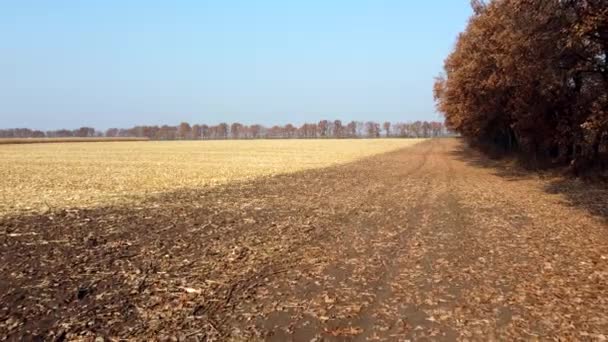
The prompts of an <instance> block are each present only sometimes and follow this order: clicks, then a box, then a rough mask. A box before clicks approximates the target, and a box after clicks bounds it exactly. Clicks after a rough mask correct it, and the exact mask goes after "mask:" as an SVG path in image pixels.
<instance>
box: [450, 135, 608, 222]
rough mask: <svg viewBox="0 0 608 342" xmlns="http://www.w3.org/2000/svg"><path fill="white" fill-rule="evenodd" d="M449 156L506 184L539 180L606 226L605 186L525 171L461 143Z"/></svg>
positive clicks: (607, 191) (607, 199)
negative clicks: (507, 182)
mask: <svg viewBox="0 0 608 342" xmlns="http://www.w3.org/2000/svg"><path fill="white" fill-rule="evenodd" d="M454 146H455V147H454V149H453V150H452V151H451V152H450V154H451V155H452V156H453V157H454V158H456V159H458V160H460V161H463V162H465V163H467V164H469V165H471V166H475V167H481V168H486V169H491V170H492V173H493V174H494V175H496V176H499V177H502V178H504V179H506V180H508V181H513V182H516V181H522V180H539V179H540V180H542V181H543V183H544V185H543V186H544V190H545V191H546V192H547V193H549V194H560V195H563V196H564V197H565V199H566V201H567V202H566V204H567V205H570V206H572V207H576V208H579V209H583V210H586V211H588V212H589V213H590V214H592V215H594V216H597V217H599V218H601V219H603V220H606V221H607V222H608V183H606V182H604V181H601V180H582V179H580V178H573V177H568V176H565V175H564V174H563V173H561V174H560V171H561V170H543V171H534V170H528V169H526V168H524V167H523V166H521V165H520V164H518V163H517V162H515V161H514V158H510V157H507V158H494V157H489V156H487V155H485V154H483V153H481V152H479V151H478V150H475V149H474V148H472V147H469V146H468V145H467V144H466V143H465V142H464V141H462V140H461V141H460V142H459V143H458V144H455V145H454Z"/></svg>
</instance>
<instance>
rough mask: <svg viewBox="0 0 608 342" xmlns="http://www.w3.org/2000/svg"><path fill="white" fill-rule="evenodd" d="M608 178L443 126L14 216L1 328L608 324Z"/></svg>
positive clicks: (8, 234)
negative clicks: (504, 159)
mask: <svg viewBox="0 0 608 342" xmlns="http://www.w3.org/2000/svg"><path fill="white" fill-rule="evenodd" d="M607 207H608V191H607V190H606V189H599V188H598V187H591V186H589V185H585V184H583V183H581V182H578V181H571V180H563V179H560V178H539V177H538V176H535V175H526V174H518V173H517V172H516V171H506V170H505V169H503V168H502V167H498V166H495V165H493V163H492V162H490V161H488V160H486V159H484V158H483V157H480V156H479V155H477V154H476V153H474V152H472V151H469V150H467V149H466V148H464V147H463V145H462V144H461V143H460V142H459V141H458V140H450V139H445V140H444V139H441V140H432V141H427V142H424V143H421V144H419V145H416V146H415V147H412V148H409V149H405V150H402V151H397V152H392V153H388V154H384V155H380V156H375V157H372V158H369V159H365V160H362V161H359V162H356V163H352V164H348V165H342V166H338V167H332V168H328V169H322V170H314V171H306V172H301V173H297V174H292V175H284V176H279V177H273V178H267V179H262V180H258V181H255V182H250V183H240V184H231V185H229V186H225V187H221V188H215V189H206V190H200V191H189V192H187V191H183V192H179V193H171V194H166V195H163V196H159V197H157V198H151V199H150V200H149V202H147V203H146V204H145V205H143V206H141V207H138V208H133V207H131V208H116V207H113V208H100V209H95V210H60V211H56V212H49V213H46V214H42V215H38V216H28V217H24V216H20V217H12V218H5V219H3V220H2V221H0V244H1V249H0V274H2V278H1V279H0V299H1V307H0V337H5V338H8V339H9V340H11V339H12V340H18V339H23V338H27V339H36V337H42V338H45V339H47V340H51V339H53V338H56V339H58V340H63V339H65V340H71V339H79V338H91V339H92V337H93V336H97V337H103V338H106V339H108V340H110V339H117V338H135V339H149V338H157V339H167V340H171V339H173V340H192V341H196V340H200V341H202V340H256V339H259V340H276V341H285V340H295V341H311V340H317V341H320V340H344V339H346V340H350V339H352V340H360V341H365V340H402V341H405V340H419V339H425V338H427V339H432V340H461V339H474V340H488V339H501V340H512V339H524V340H529V339H552V338H558V337H562V338H563V339H566V340H602V339H607V338H608V223H607V221H606V218H607V217H608V212H607V211H606V209H607Z"/></svg>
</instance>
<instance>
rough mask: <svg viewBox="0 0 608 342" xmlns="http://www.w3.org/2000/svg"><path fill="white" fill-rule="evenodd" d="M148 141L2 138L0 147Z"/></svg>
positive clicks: (137, 139)
mask: <svg viewBox="0 0 608 342" xmlns="http://www.w3.org/2000/svg"><path fill="white" fill-rule="evenodd" d="M111 141H148V138H107V137H95V138H0V145H9V144H10V145H19V144H52V143H69V142H111Z"/></svg>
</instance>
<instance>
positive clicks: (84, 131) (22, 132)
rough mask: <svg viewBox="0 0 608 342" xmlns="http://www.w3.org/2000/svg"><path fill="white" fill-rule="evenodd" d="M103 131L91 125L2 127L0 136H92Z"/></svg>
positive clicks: (101, 134) (98, 134)
mask: <svg viewBox="0 0 608 342" xmlns="http://www.w3.org/2000/svg"><path fill="white" fill-rule="evenodd" d="M102 136H103V133H102V132H99V131H96V130H95V129H94V128H91V127H80V128H78V129H74V130H69V129H59V130H55V131H46V132H43V131H39V130H32V129H29V128H9V129H0V138H72V137H73V138H91V137H102Z"/></svg>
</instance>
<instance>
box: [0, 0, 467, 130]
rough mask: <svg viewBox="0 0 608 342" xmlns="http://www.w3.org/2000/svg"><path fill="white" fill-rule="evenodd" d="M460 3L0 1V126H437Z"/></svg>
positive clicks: (462, 10)
mask: <svg viewBox="0 0 608 342" xmlns="http://www.w3.org/2000/svg"><path fill="white" fill-rule="evenodd" d="M468 4H469V1H468V0H458V1H452V0H450V1H409V0H365V1H364V0H331V1H323V0H308V1H284V0H283V1H281V0H258V1H252V0H242V1H233V0H215V1H204V0H199V1H195V0H192V1H151V0H146V1H140V0H137V1H136V0H133V1H118V0H105V1H77V0H71V1H67V0H53V1H43V0H4V1H1V2H0V127H1V128H8V127H31V128H38V129H55V128H62V127H66V128H75V127H79V126H82V125H89V126H94V127H96V128H101V129H105V128H108V127H115V126H116V127H128V126H132V125H136V124H164V123H167V124H177V123H179V122H180V121H188V122H191V123H211V124H213V123H218V122H220V121H226V122H233V121H240V122H243V123H262V124H268V125H270V124H285V123H288V122H292V123H295V124H299V123H302V122H304V121H313V122H314V121H318V120H320V119H323V118H327V119H334V118H339V119H342V120H350V119H355V120H370V119H373V120H377V121H382V120H391V121H407V120H415V119H438V118H439V115H438V114H437V113H436V112H435V110H434V104H433V99H432V83H433V77H434V76H436V75H437V74H438V73H439V72H440V71H441V69H442V64H443V60H444V58H445V57H446V55H447V54H448V53H449V51H450V50H451V49H452V47H453V44H454V42H455V39H456V36H457V34H458V32H460V31H462V30H463V29H464V27H465V25H466V21H467V18H468V16H469V15H470V13H471V10H470V8H469V5H468Z"/></svg>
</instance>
